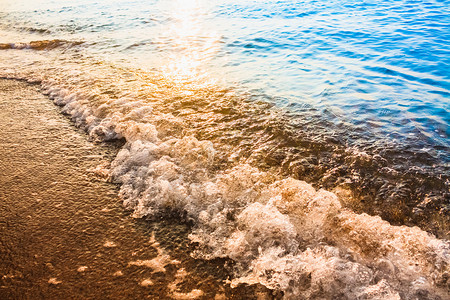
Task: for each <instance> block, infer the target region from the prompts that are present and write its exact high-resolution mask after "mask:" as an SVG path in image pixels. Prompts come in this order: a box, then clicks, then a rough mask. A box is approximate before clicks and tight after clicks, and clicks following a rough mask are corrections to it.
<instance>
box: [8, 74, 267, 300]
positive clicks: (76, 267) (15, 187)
mask: <svg viewBox="0 0 450 300" xmlns="http://www.w3.org/2000/svg"><path fill="white" fill-rule="evenodd" d="M117 150H118V148H117V146H114V145H111V144H94V143H92V142H90V141H89V140H88V138H87V135H86V134H84V132H82V131H81V130H79V129H77V128H75V127H74V126H73V124H72V123H71V121H70V120H69V119H68V118H66V117H64V116H63V115H62V114H61V113H60V111H59V108H58V107H57V106H55V105H54V104H53V103H52V102H51V101H50V100H49V99H48V98H47V97H45V96H43V95H42V94H41V93H40V92H39V89H38V87H37V86H33V85H29V84H27V83H25V82H20V81H13V80H5V79H0V299H74V298H77V299H143V298H148V299H164V298H180V299H181V298H183V297H185V296H189V295H190V296H193V297H194V298H195V296H197V298H204V299H207V298H214V297H215V296H219V297H222V296H225V295H226V297H227V298H235V299H240V298H242V297H244V298H249V297H250V298H252V297H251V295H250V294H248V292H250V293H251V294H253V292H251V291H248V290H247V291H244V290H242V289H239V288H238V289H233V290H231V289H229V288H226V287H225V288H224V285H223V281H222V280H223V279H226V278H227V276H228V275H227V272H226V271H225V269H224V268H223V267H222V264H223V263H224V262H222V261H216V262H209V263H204V262H199V261H196V260H194V259H192V258H190V257H189V250H188V247H189V245H188V240H187V234H188V226H187V225H184V224H181V223H177V222H173V221H171V220H160V221H157V222H147V221H144V220H136V219H133V218H131V217H130V216H129V213H127V212H126V211H125V210H124V209H123V207H122V204H121V201H120V199H119V198H118V196H117V187H116V186H115V185H113V184H111V183H108V182H107V180H106V178H107V176H105V174H106V170H105V169H103V168H102V166H104V167H107V166H108V165H109V163H110V161H111V160H112V158H113V157H114V155H115V154H116V152H117ZM155 236H156V239H155ZM152 259H154V260H152ZM149 261H151V263H149ZM158 264H159V265H158ZM156 265H158V266H156ZM159 267H161V268H159ZM158 268H159V269H158ZM183 272H187V275H186V273H183ZM183 274H184V275H183ZM191 292H193V293H192V294H189V293H191ZM253 295H254V294H253ZM266 296H267V295H266ZM194 298H192V299H194Z"/></svg>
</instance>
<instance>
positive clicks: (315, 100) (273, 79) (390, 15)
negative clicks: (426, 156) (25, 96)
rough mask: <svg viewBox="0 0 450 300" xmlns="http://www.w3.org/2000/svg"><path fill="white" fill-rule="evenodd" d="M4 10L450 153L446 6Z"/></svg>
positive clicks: (30, 26)
mask: <svg viewBox="0 0 450 300" xmlns="http://www.w3.org/2000/svg"><path fill="white" fill-rule="evenodd" d="M1 4H2V12H1V20H2V25H3V26H4V27H6V28H10V29H11V28H14V29H16V30H17V29H18V30H27V31H32V32H37V33H39V35H42V36H44V37H45V36H53V37H55V36H58V37H61V38H69V39H80V40H83V41H85V42H86V44H88V45H89V48H90V49H89V51H90V52H91V53H92V54H93V55H99V56H103V57H104V58H106V59H111V60H116V61H120V62H122V63H127V64H130V65H134V66H139V67H143V68H148V69H160V70H164V68H167V66H169V68H170V65H171V64H172V63H173V61H174V59H175V60H178V61H179V62H180V61H181V62H182V64H184V66H182V67H181V68H186V65H188V68H191V69H195V70H196V72H198V73H204V74H207V76H209V77H211V78H215V79H217V80H220V81H222V82H226V84H233V85H234V86H237V87H239V88H241V89H242V90H244V91H247V92H250V93H251V94H253V95H254V96H255V97H257V96H261V95H264V96H265V97H264V98H265V99H269V101H272V102H274V103H275V104H276V105H278V106H280V107H284V108H287V109H288V110H289V111H292V112H294V113H295V112H299V113H301V112H302V110H303V109H304V108H305V107H308V108H310V107H313V108H314V109H317V110H318V114H322V115H324V116H326V118H328V120H330V121H332V122H333V123H335V124H337V125H342V124H350V125H351V126H352V128H354V130H355V131H361V132H370V133H372V134H373V135H375V136H378V137H380V138H383V139H387V140H394V141H396V143H400V144H402V143H406V144H408V145H412V146H413V147H414V148H417V149H421V148H422V149H427V148H430V149H432V148H436V147H437V149H441V148H442V147H443V148H447V149H448V147H449V145H450V144H449V134H450V127H449V124H450V113H449V111H450V101H449V99H450V72H449V70H450V49H449V44H448V41H449V40H450V8H449V7H450V5H449V2H448V1H406V0H390V1H382V2H380V1H344V0H339V1H301V2H298V1H290V0H289V1H229V0H221V1H214V2H213V3H212V2H210V1H201V0H189V1H146V2H142V1H78V2H76V3H74V2H73V1H32V2H30V1H14V2H12V1H5V0H3V1H2V2H1ZM186 61H189V63H188V64H187V63H186ZM177 68H178V69H179V68H180V66H177V65H176V66H175V69H177ZM349 143H350V142H349ZM436 155H437V154H436ZM440 158H441V159H444V160H445V159H448V157H447V158H446V153H444V154H442V153H441V154H440Z"/></svg>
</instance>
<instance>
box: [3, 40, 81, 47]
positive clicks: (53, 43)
mask: <svg viewBox="0 0 450 300" xmlns="http://www.w3.org/2000/svg"><path fill="white" fill-rule="evenodd" d="M81 44H83V42H77V41H66V40H58V39H56V40H40V41H32V42H29V43H2V44H0V50H7V49H18V50H22V49H32V50H51V49H55V48H60V47H66V48H68V47H73V46H77V45H81Z"/></svg>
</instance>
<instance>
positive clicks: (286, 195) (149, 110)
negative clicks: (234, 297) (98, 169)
mask: <svg viewBox="0 0 450 300" xmlns="http://www.w3.org/2000/svg"><path fill="white" fill-rule="evenodd" d="M2 3H5V5H4V6H3V8H2V10H1V12H0V20H2V32H3V36H2V37H1V41H0V42H2V43H3V44H1V45H0V48H1V49H2V50H1V54H2V60H0V76H2V77H6V78H15V79H24V80H27V81H30V82H34V83H38V84H40V86H41V89H42V91H43V92H44V93H46V94H48V95H49V97H50V98H51V99H53V100H54V102H55V103H56V104H58V105H60V106H62V110H63V112H64V113H67V114H68V115H70V116H71V118H72V120H73V121H74V122H75V124H76V125H77V126H79V127H82V128H84V129H85V130H86V131H87V132H88V133H89V135H90V137H91V138H92V139H93V140H100V141H105V140H115V139H121V138H124V139H125V140H126V144H125V145H124V147H123V148H122V150H121V151H120V152H119V153H118V155H117V156H116V158H115V159H114V161H113V163H112V166H111V170H110V171H111V176H112V178H113V180H114V181H115V182H116V183H118V184H120V185H121V189H120V197H121V198H122V199H123V201H124V204H125V206H126V207H127V208H129V209H131V210H133V211H134V216H135V217H143V216H155V215H156V216H161V215H162V216H164V215H165V214H167V211H172V212H177V213H179V214H182V215H184V219H185V220H187V221H189V222H192V224H193V225H194V227H193V228H192V231H191V234H190V235H189V239H190V241H191V242H194V244H196V245H197V247H198V249H197V250H196V251H194V252H193V253H192V255H194V256H195V257H198V258H203V259H212V258H217V257H220V258H231V259H232V260H233V261H234V262H235V263H236V267H235V269H234V273H233V274H234V279H233V280H232V284H233V285H237V284H238V283H240V282H245V283H260V284H263V285H264V286H266V287H269V288H271V289H274V290H280V291H283V292H284V293H285V296H286V297H297V296H302V297H305V298H317V297H319V298H320V297H325V298H330V297H337V296H339V297H347V298H355V297H368V298H370V297H372V298H377V297H381V296H380V295H382V294H383V295H390V296H389V297H391V296H392V297H400V298H405V297H406V298H411V297H425V296H423V295H424V293H425V294H426V297H431V298H433V297H439V296H438V295H441V296H440V297H445V293H444V294H443V290H445V288H446V287H447V288H448V275H446V274H448V265H447V264H446V263H442V261H444V262H445V261H446V260H447V257H448V244H447V241H446V240H445V238H446V237H448V233H449V224H450V222H449V221H450V219H449V218H450V216H449V215H450V214H449V207H450V206H449V205H450V203H449V199H450V196H449V157H450V155H449V139H448V135H449V126H448V125H449V106H448V105H449V101H448V99H449V78H448V72H447V71H446V70H447V69H448V65H449V53H448V46H447V44H446V40H447V37H448V34H449V32H448V25H449V22H450V21H449V17H448V16H449V14H448V5H446V2H445V1H444V2H422V1H415V2H412V1H384V2H383V3H378V2H371V1H365V2H352V1H327V2H320V1H309V2H304V3H301V4H298V3H294V2H292V1H244V2H242V1H241V2H239V4H237V3H235V2H233V1H219V2H215V3H214V4H211V3H207V2H204V1H154V2H151V3H145V4H143V3H140V2H132V1H104V2H95V3H91V2H78V4H76V5H74V4H71V3H69V2H61V1H58V2H51V1H42V2H33V3H27V2H15V3H10V2H8V1H3V2H2ZM419 12H420V13H419ZM32 41H35V42H32ZM300 180H302V181H300ZM303 181H306V182H308V183H304V182H303ZM311 185H312V186H311ZM313 187H314V188H315V189H320V188H324V189H326V190H329V191H332V192H333V194H331V193H329V194H328V193H325V192H324V191H323V190H317V191H316V190H314V188H313ZM258 212H259V213H258ZM362 213H368V214H370V215H377V216H381V218H382V219H383V220H386V221H389V222H390V224H389V223H387V222H385V221H382V220H381V219H379V218H377V217H372V216H369V215H365V214H362ZM267 220H270V221H267ZM265 222H268V224H266V225H264V223H265ZM392 225H409V226H412V225H416V226H420V228H421V229H422V230H420V229H418V228H407V227H397V226H392ZM372 228H384V232H383V233H380V232H374V231H373V230H372ZM425 231H428V232H432V233H434V234H437V235H438V236H439V237H440V238H442V240H437V239H434V238H433V237H432V236H428V235H427V233H426V232H425ZM411 245H414V247H412V248H411ZM379 249H383V250H382V251H379ZM413 249H421V250H420V251H419V252H420V253H422V254H423V256H421V255H417V254H416V253H415V251H416V250H413ZM377 251H379V252H377ZM431 253H434V254H431ZM431 257H434V258H433V259H431ZM435 259H437V261H435ZM412 266H416V267H412ZM418 266H420V267H418ZM386 268H387V269H386ZM325 270H327V271H325ZM411 270H412V271H411ZM324 276H325V277H324ZM323 278H329V280H330V281H328V280H323ZM357 278H359V279H357ZM305 282H306V283H305ZM419 282H420V283H419ZM341 283H345V285H346V286H347V288H344V287H342V286H340V284H341ZM325 287H327V288H325ZM425 291H426V292H425ZM443 295H444V296H443Z"/></svg>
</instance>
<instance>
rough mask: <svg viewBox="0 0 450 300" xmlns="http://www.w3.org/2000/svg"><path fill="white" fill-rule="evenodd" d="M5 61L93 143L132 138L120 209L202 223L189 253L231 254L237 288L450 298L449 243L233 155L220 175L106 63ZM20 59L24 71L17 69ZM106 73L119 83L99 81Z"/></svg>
mask: <svg viewBox="0 0 450 300" xmlns="http://www.w3.org/2000/svg"><path fill="white" fill-rule="evenodd" d="M8 51H9V50H7V51H6V50H5V53H12V52H8ZM8 55H11V57H9V58H10V59H9V60H5V61H9V62H10V65H5V64H4V63H1V62H0V76H3V77H10V78H17V79H29V80H32V81H39V82H41V87H42V89H43V91H45V92H46V93H47V94H49V96H50V97H51V98H52V99H54V101H55V103H56V104H58V105H61V106H62V110H63V112H65V113H67V114H69V115H70V116H71V117H72V119H73V120H74V122H75V124H77V125H78V126H81V127H83V128H85V129H86V130H87V131H88V132H89V134H90V136H91V137H92V138H94V139H97V140H110V139H114V138H120V137H123V138H125V139H126V141H127V143H126V145H125V146H124V147H123V149H122V150H120V152H119V153H118V155H117V157H116V159H115V160H114V161H113V163H112V165H111V169H110V170H111V178H112V179H113V180H114V181H115V182H117V183H120V184H121V190H120V196H121V197H122V198H123V200H124V205H125V206H126V207H127V208H129V209H132V210H133V211H134V216H136V217H141V216H146V215H152V214H154V213H156V212H160V211H164V210H166V209H170V210H175V211H183V212H186V214H187V218H189V219H190V220H192V221H193V222H194V224H195V227H194V229H193V231H192V232H191V234H190V235H189V238H190V239H191V241H192V242H195V243H197V244H198V248H197V250H196V251H195V252H193V253H192V255H193V256H194V257H196V258H203V259H212V258H216V257H227V258H231V259H233V260H234V261H235V262H236V265H235V274H234V276H235V277H234V279H233V280H232V285H233V286H236V285H238V284H241V283H249V284H254V283H259V284H263V285H265V286H266V287H268V288H270V289H277V290H281V291H283V292H284V293H285V296H286V297H287V298H294V299H295V298H305V299H312V298H334V297H345V298H349V299H357V298H361V299H399V298H404V299H414V298H418V297H420V295H423V294H427V295H429V296H430V298H433V297H434V298H436V297H441V298H446V297H447V296H448V294H447V291H448V288H449V277H448V276H449V274H450V269H449V261H450V254H449V253H450V250H449V249H450V247H449V243H448V241H445V240H439V239H436V238H435V237H434V236H432V235H430V234H428V233H426V232H424V231H422V230H420V229H419V228H415V227H414V228H409V227H405V226H392V225H390V224H389V223H388V222H385V221H383V220H381V219H380V218H379V217H374V216H369V215H366V214H356V213H354V212H352V211H349V210H346V209H343V208H342V207H341V204H340V201H339V199H338V197H337V196H336V195H335V194H333V193H330V192H327V191H324V190H318V191H317V190H315V189H314V188H313V187H312V186H311V185H309V184H308V183H305V182H302V181H299V180H295V179H293V178H280V177H278V176H276V175H274V174H271V173H269V172H264V171H261V170H259V169H257V168H255V167H252V166H250V165H247V164H243V163H240V164H238V163H237V161H236V160H233V159H232V160H231V161H234V162H235V164H236V165H234V166H233V167H232V168H230V169H220V168H217V167H216V166H215V158H216V154H217V153H216V150H215V148H214V145H213V144H212V143H211V142H210V141H200V140H198V139H196V138H195V137H193V136H189V135H187V136H186V135H185V134H184V133H183V120H181V119H180V118H178V117H176V116H173V115H171V114H170V113H161V112H158V111H157V110H155V107H154V105H153V104H151V103H148V102H146V101H144V100H142V99H140V98H139V95H134V94H133V93H134V91H133V90H132V89H130V90H124V91H123V92H122V94H121V95H118V97H117V98H113V97H111V98H108V97H107V96H105V95H103V94H99V93H98V91H97V90H98V89H100V88H101V87H102V86H103V85H105V83H108V82H115V80H116V79H117V81H118V82H119V81H120V80H121V77H120V76H122V75H120V74H115V73H114V71H112V70H110V69H107V67H98V68H106V69H100V70H99V71H96V72H95V74H88V75H86V74H87V73H86V72H81V71H80V70H83V69H82V68H83V65H82V64H79V65H78V64H69V65H68V66H66V65H64V64H61V66H60V69H59V70H58V71H55V70H52V69H50V68H48V67H47V66H46V63H47V64H49V65H50V63H49V61H52V60H50V59H49V58H48V57H45V55H47V54H35V55H36V56H35V57H29V56H27V55H29V54H21V55H20V56H15V54H8ZM14 61H15V62H14ZM19 62H20V63H19ZM24 62H28V64H29V65H28V66H27V68H21V67H17V66H20V65H21V64H24ZM11 66H16V67H17V68H11ZM30 66H32V67H30ZM89 70H90V71H91V70H93V69H89ZM108 72H109V73H108ZM71 74H72V75H71ZM73 74H78V75H76V76H75V75H73ZM104 74H110V76H116V77H114V78H110V79H109V81H108V80H107V79H101V78H100V79H96V77H95V76H99V77H101V76H105V75H104ZM123 76H125V75H123ZM75 78H76V79H75ZM97 80H98V82H97ZM102 80H103V81H102ZM154 92H155V93H157V92H158V91H157V90H155V91H154ZM230 149H231V150H230V153H237V152H238V151H239V149H236V148H232V147H230ZM231 156H232V155H231ZM231 156H230V157H231ZM360 156H361V157H360V159H364V158H365V156H364V155H363V154H361V155H360ZM105 245H106V244H105ZM105 247H108V246H105ZM155 247H157V246H155ZM157 249H160V248H157ZM161 251H162V250H161ZM177 263H178V262H177V261H176V260H174V259H172V258H170V257H169V256H168V255H166V254H165V253H163V252H160V250H158V256H157V257H156V258H153V259H141V260H136V261H132V262H130V265H135V266H145V267H150V268H152V269H153V270H154V272H164V271H165V266H167V265H168V264H177ZM180 276H181V275H180ZM177 284H178V283H177ZM175 288H176V284H175V286H174V290H175ZM192 293H193V294H192V295H191V296H192V297H199V296H201V291H197V290H193V291H192ZM174 295H175V296H176V295H178V296H180V297H181V296H182V295H181V294H174ZM185 296H186V295H185ZM186 297H187V296H186Z"/></svg>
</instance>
